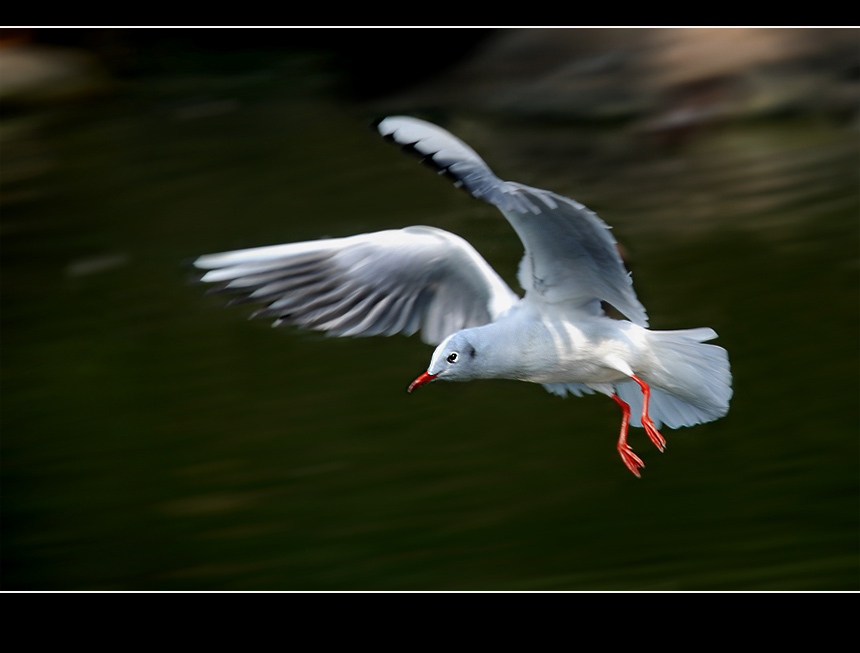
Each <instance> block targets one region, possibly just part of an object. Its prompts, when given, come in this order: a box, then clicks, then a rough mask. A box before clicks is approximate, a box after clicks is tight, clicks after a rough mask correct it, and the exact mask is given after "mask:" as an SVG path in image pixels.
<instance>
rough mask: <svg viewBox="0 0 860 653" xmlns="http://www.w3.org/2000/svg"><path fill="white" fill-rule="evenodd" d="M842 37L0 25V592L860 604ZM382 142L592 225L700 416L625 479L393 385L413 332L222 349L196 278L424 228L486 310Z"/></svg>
mask: <svg viewBox="0 0 860 653" xmlns="http://www.w3.org/2000/svg"><path fill="white" fill-rule="evenodd" d="M857 45H858V31H857V30H758V29H748V30H671V29H663V30H498V31H496V30H455V31H446V30H431V31H410V30H381V31H370V30H357V31H354V30H339V31H327V30H303V31H291V30H256V31H244V30H209V31H186V30H169V31H161V30H6V31H4V32H2V40H0V108H2V114H0V163H2V168H0V173H2V174H1V175H0V210H2V213H0V227H2V231H0V234H2V240H1V241H0V244H2V277H0V283H2V312H0V320H2V321H0V325H2V349H0V364H2V413H0V420H2V421H0V425H2V459H0V463H2V504H0V508H2V519H0V527H2V565H3V566H2V576H0V583H2V589H5V590H855V591H856V590H858V589H860V488H858V478H860V476H858V467H860V455H858V454H860V451H858V433H860V429H858V427H860V424H858V421H859V420H858V417H860V415H858V398H860V393H858V344H860V340H858V334H860V330H858V327H860V324H858V322H860V320H858V317H860V315H858V313H860V302H858V272H860V270H858V261H860V257H858V254H860V251H858V249H860V234H858V225H860V221H858V217H860V193H858V182H860V174H858V173H860V157H858V127H859V126H860V112H858V108H860V104H858V99H860V93H858V84H860V61H858V48H857ZM392 113H409V114H412V115H417V116H421V117H425V118H429V119H431V120H434V121H438V122H439V123H440V124H442V125H443V126H445V127H447V128H448V129H450V130H452V131H453V132H454V133H455V134H457V135H458V136H460V137H461V138H463V139H464V140H466V141H467V142H468V143H469V144H470V145H472V146H473V147H474V148H475V149H476V150H477V151H478V152H479V153H480V154H481V155H482V156H483V157H484V158H485V159H486V161H487V162H488V163H489V164H490V165H491V166H492V167H493V168H494V170H495V171H496V172H497V173H498V174H499V175H500V176H502V177H503V178H507V179H513V180H516V181H520V182H523V183H528V184H532V185H536V186H539V187H542V188H549V189H552V190H555V191H557V192H560V193H563V194H566V195H569V196H572V197H574V198H576V199H577V200H579V201H581V202H584V203H585V204H586V205H588V206H589V207H590V208H592V209H594V210H595V211H597V212H598V214H599V215H601V217H602V218H603V219H604V220H605V221H606V222H607V223H609V224H610V225H612V226H613V227H614V231H613V234H614V235H615V237H616V238H617V239H618V240H619V241H620V243H621V245H622V246H623V247H624V250H625V253H626V257H627V260H628V264H629V266H630V267H631V269H632V270H633V274H634V279H635V282H636V288H637V291H638V293H639V297H640V299H641V300H642V301H643V303H644V304H645V306H646V307H647V308H648V311H649V314H650V317H651V325H652V327H654V328H657V329H673V328H686V327H699V326H711V327H713V328H714V329H716V331H717V332H718V333H719V334H720V338H719V340H718V343H719V344H721V345H722V346H724V347H725V348H727V349H728V351H729V354H730V357H731V362H732V370H733V374H734V392H735V394H734V398H733V401H732V407H731V410H730V412H729V414H728V416H727V417H726V418H724V419H722V420H720V421H718V422H714V423H711V424H705V425H700V426H696V427H694V428H686V429H681V430H677V431H672V430H668V429H667V430H664V435H665V436H666V437H667V440H668V447H667V451H666V453H665V454H662V455H661V454H659V452H657V450H656V449H654V447H653V446H652V445H651V444H650V443H649V442H648V440H647V438H646V437H645V436H644V433H643V432H642V431H641V430H640V429H633V431H632V435H631V444H632V446H633V449H634V450H635V451H636V452H637V453H638V454H639V455H640V456H641V457H642V458H643V460H644V461H645V464H646V469H645V470H644V472H643V477H642V479H639V480H637V479H636V478H634V477H633V476H632V475H631V474H630V473H629V472H628V471H627V470H626V469H625V468H624V466H623V465H622V463H621V461H620V459H619V458H618V455H617V453H616V451H615V439H616V437H617V431H618V426H619V421H620V413H619V411H618V407H617V406H616V405H615V404H614V403H613V402H611V401H609V400H607V399H606V398H605V397H599V396H592V397H586V398H582V399H567V400H562V399H559V398H557V397H554V396H551V395H550V394H548V393H547V392H545V391H544V390H543V389H542V388H541V387H539V386H536V385H530V384H524V383H516V382H503V381H495V382H493V381H486V382H475V383H470V384H443V383H439V384H433V385H431V386H428V387H426V388H424V389H422V390H421V391H420V392H417V393H415V394H414V395H411V396H410V395H407V394H406V392H405V388H406V385H407V384H408V383H409V382H410V381H411V380H412V379H413V378H414V377H415V376H417V375H418V374H419V373H420V372H422V371H423V370H424V369H425V368H426V365H427V362H428V360H429V357H430V354H431V353H432V347H428V346H426V345H424V344H423V343H421V342H420V340H419V339H418V338H415V337H413V338H409V339H407V338H403V337H393V338H377V339H355V340H347V339H334V338H327V337H325V336H323V335H320V334H316V333H308V332H302V331H297V330H295V329H287V328H281V329H272V328H270V326H269V323H268V322H266V321H264V320H254V321H248V320H247V316H248V314H249V313H250V310H249V309H248V307H244V306H240V307H230V308H226V307H225V306H224V300H223V298H221V297H211V296H206V295H205V294H204V290H205V289H204V288H202V287H201V286H199V285H197V284H195V283H193V281H192V277H193V275H192V274H191V272H190V271H189V269H188V268H187V267H186V264H187V262H188V261H190V260H193V259H194V258H195V257H196V256H198V255H200V254H204V253H210V252H217V251H224V250H229V249H236V248H241V247H252V246H258V245H268V244H276V243H281V242H289V241H296V240H306V239H314V238H318V237H321V236H332V237H335V236H345V235H350V234H353V233H360V232H366V231H375V230H379V229H386V228H395V227H402V226H405V225H409V224H429V225H434V226H438V227H441V228H444V229H448V230H451V231H454V232H455V233H458V234H460V235H462V236H464V237H465V238H466V239H468V240H469V241H470V242H471V243H472V244H473V245H474V246H475V247H476V248H477V249H478V251H479V252H481V253H482V254H483V255H484V256H485V257H486V258H487V259H488V261H489V262H490V263H491V264H492V265H493V266H494V267H495V268H496V269H497V270H498V271H499V273H500V274H501V275H502V276H503V277H504V278H505V279H506V280H507V281H508V282H509V283H510V284H511V285H512V287H514V288H517V289H518V285H517V284H516V279H515V273H516V268H517V264H518V261H519V258H520V256H521V253H522V252H521V247H520V244H519V242H518V240H517V239H516V236H515V235H514V233H513V231H512V230H511V229H510V227H509V226H508V225H507V223H506V222H505V221H504V219H502V217H501V216H500V215H499V214H498V212H497V211H496V210H495V209H494V208H493V207H490V206H488V205H485V204H483V203H481V202H479V201H476V200H473V199H472V198H470V197H468V196H467V195H466V194H464V193H462V192H460V191H458V190H456V189H454V188H452V187H451V185H450V184H449V183H448V182H447V181H446V180H444V179H441V178H437V177H436V176H435V175H434V174H432V172H430V171H429V170H427V169H425V168H422V167H420V166H418V165H417V164H416V163H415V160H414V159H412V158H409V157H405V156H403V155H402V154H400V153H399V152H398V151H397V149H396V148H393V147H391V146H390V145H388V144H386V143H385V142H383V141H382V139H380V138H378V137H377V136H376V135H375V134H374V133H373V132H372V131H371V130H370V129H368V125H369V124H370V122H371V121H372V120H373V119H374V118H378V117H382V116H384V115H388V114H392Z"/></svg>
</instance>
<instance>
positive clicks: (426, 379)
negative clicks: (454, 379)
mask: <svg viewBox="0 0 860 653" xmlns="http://www.w3.org/2000/svg"><path fill="white" fill-rule="evenodd" d="M437 376H439V375H438V374H430V373H429V372H424V374H422V375H421V376H419V377H418V378H417V379H415V380H414V381H413V382H412V383H410V384H409V387H408V388H406V392H412V391H413V390H414V389H415V388H420V387H421V386H422V385H424V384H425V383H430V381H432V380H433V379H435V378H436V377H437Z"/></svg>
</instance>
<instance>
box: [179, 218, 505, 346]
mask: <svg viewBox="0 0 860 653" xmlns="http://www.w3.org/2000/svg"><path fill="white" fill-rule="evenodd" d="M194 266H195V267H197V268H200V269H203V270H208V272H206V273H205V274H204V275H203V276H202V278H201V281H203V282H207V283H213V284H216V286H215V287H216V288H217V289H218V290H221V291H225V292H229V293H236V294H237V299H236V301H242V302H252V303H260V304H264V305H265V306H264V307H263V308H260V309H258V310H257V311H256V312H255V313H254V314H253V316H268V317H273V318H275V322H274V326H277V325H279V324H295V325H299V326H302V327H305V328H309V329H315V330H318V331H327V332H330V333H331V334H333V335H338V336H370V335H393V334H395V333H403V334H405V335H411V334H413V333H415V332H416V331H418V330H419V329H420V330H421V337H422V339H423V340H424V341H425V342H427V343H428V344H438V343H440V342H441V341H442V340H444V339H445V337H447V336H448V335H450V334H451V333H454V332H455V331H458V330H460V329H463V328H467V327H473V326H480V325H482V324H486V323H488V322H491V321H493V320H494V319H495V318H497V317H498V316H499V315H501V314H502V313H504V312H505V311H506V310H508V309H509V308H511V307H512V306H514V305H515V304H516V303H517V302H519V298H518V297H517V296H516V295H515V294H514V292H513V291H512V290H511V289H510V288H509V287H508V286H507V284H505V282H504V281H502V279H501V278H500V277H499V276H498V275H497V274H496V272H495V271H494V270H493V269H492V268H491V267H490V266H489V264H488V263H487V262H486V261H485V260H484V259H483V258H482V257H481V256H480V255H479V254H478V253H477V252H476V251H475V250H474V248H473V247H472V246H471V245H469V244H468V243H467V242H466V241H465V240H463V239H462V238H460V237H459V236H456V235H454V234H452V233H449V232H447V231H444V230H442V229H436V228H434V227H417V226H416V227H407V228H405V229H399V230H389V231H380V232H376V233H370V234H360V235H357V236H350V237H347V238H330V239H323V240H318V241H308V242H300V243H289V244H285V245H275V246H271V247H258V248H253V249H245V250H237V251H233V252H225V253H222V254H208V255H205V256H201V257H200V258H198V259H197V260H196V261H194ZM253 316H252V317H253Z"/></svg>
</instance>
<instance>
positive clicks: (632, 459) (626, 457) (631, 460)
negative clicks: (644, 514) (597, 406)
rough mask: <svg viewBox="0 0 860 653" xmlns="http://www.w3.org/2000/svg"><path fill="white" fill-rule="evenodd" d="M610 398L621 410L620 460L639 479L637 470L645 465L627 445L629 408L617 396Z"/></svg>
mask: <svg viewBox="0 0 860 653" xmlns="http://www.w3.org/2000/svg"><path fill="white" fill-rule="evenodd" d="M612 398H613V399H614V400H615V403H616V404H618V405H619V406H621V410H622V417H621V434H620V435H619V436H618V453H620V454H621V460H622V461H623V462H624V464H625V465H626V466H627V469H629V470H630V471H631V472H633V473H634V474H635V475H636V476H637V477H639V468H640V467H645V463H643V462H642V459H641V458H639V456H637V455H636V454H635V453H633V450H632V449H631V448H630V445H628V444H627V425H628V424H629V423H630V406H628V405H627V404H626V403H625V402H623V401H621V399H619V398H618V395H612Z"/></svg>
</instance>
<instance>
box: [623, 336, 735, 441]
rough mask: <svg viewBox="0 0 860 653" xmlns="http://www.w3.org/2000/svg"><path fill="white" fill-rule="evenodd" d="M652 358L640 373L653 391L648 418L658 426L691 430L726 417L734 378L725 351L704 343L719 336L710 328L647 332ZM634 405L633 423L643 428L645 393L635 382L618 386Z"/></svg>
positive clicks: (626, 400)
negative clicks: (642, 415)
mask: <svg viewBox="0 0 860 653" xmlns="http://www.w3.org/2000/svg"><path fill="white" fill-rule="evenodd" d="M647 333H648V337H649V340H650V344H651V348H652V350H653V352H654V360H653V363H652V365H649V366H648V368H649V369H647V370H642V371H641V372H639V371H637V375H638V376H640V377H641V378H642V380H643V381H645V382H646V383H647V384H648V385H649V386H650V387H651V398H650V401H649V403H648V414H649V415H650V417H651V419H653V420H654V423H655V425H656V427H657V428H660V426H662V425H663V424H665V425H667V426H669V427H670V428H678V427H680V426H692V425H693V424H701V423H703V422H711V421H713V420H715V419H719V418H720V417H723V416H724V415H725V414H726V413H727V412H728V410H729V399H731V396H732V375H731V370H730V367H729V356H728V353H727V352H726V350H725V349H723V348H722V347H718V346H716V345H708V344H704V341H705V340H711V339H713V338H715V337H716V336H717V334H716V333H715V332H714V331H713V330H712V329H708V328H702V329H687V330H682V331H649V332H647ZM615 391H616V393H617V394H618V396H619V398H621V399H622V400H623V401H624V402H626V403H627V404H629V405H630V424H631V425H632V426H640V427H641V426H642V423H641V420H640V416H641V414H642V400H643V397H642V391H641V389H640V388H639V386H638V385H637V384H636V383H635V382H633V381H632V380H631V381H623V382H621V383H616V384H615Z"/></svg>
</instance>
